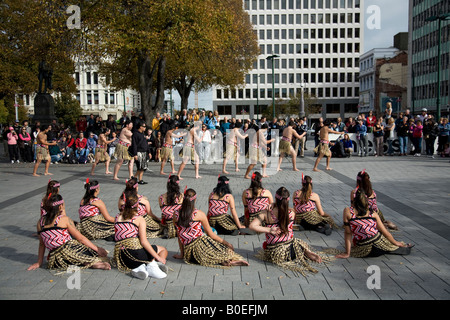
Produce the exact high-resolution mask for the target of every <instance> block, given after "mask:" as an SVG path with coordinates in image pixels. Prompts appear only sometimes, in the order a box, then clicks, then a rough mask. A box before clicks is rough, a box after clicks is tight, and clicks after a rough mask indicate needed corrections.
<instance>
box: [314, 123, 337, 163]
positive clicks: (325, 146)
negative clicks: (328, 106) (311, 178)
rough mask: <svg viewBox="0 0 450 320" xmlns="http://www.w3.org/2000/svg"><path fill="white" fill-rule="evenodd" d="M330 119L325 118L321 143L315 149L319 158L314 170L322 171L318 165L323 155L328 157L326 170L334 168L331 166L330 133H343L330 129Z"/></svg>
mask: <svg viewBox="0 0 450 320" xmlns="http://www.w3.org/2000/svg"><path fill="white" fill-rule="evenodd" d="M329 126H330V121H329V120H325V122H324V124H323V127H322V128H321V129H320V130H319V139H320V140H319V145H318V146H317V147H316V148H315V149H314V152H315V153H316V154H317V159H316V162H315V164H314V168H313V171H317V172H318V171H320V170H319V169H317V166H318V165H319V163H320V160H322V158H323V157H327V167H326V170H333V169H331V168H330V159H331V150H330V138H329V136H328V135H329V134H330V133H335V134H341V133H340V132H339V131H334V130H331V129H330V127H329Z"/></svg>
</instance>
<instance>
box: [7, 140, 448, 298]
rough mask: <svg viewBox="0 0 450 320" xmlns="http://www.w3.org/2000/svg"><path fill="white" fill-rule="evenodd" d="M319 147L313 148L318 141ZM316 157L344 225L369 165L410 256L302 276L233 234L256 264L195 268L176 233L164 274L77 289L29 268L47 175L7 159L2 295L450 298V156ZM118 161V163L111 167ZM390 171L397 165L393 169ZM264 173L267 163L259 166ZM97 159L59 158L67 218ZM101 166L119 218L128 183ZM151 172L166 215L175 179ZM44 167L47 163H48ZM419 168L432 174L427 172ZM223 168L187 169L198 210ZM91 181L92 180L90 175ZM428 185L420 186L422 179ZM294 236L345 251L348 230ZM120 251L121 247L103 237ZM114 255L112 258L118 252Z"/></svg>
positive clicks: (274, 185)
mask: <svg viewBox="0 0 450 320" xmlns="http://www.w3.org/2000/svg"><path fill="white" fill-rule="evenodd" d="M309 149H311V150H312V148H309ZM313 161H314V158H313V157H312V155H311V154H310V153H309V154H307V155H306V157H305V158H304V159H300V158H299V159H298V161H297V163H298V166H299V168H300V170H302V171H303V172H304V173H305V174H308V175H311V176H312V177H313V183H314V191H315V192H317V193H318V194H319V195H320V196H321V199H322V205H323V207H324V209H325V211H327V212H328V213H329V214H330V215H331V216H332V217H333V218H334V219H335V221H337V222H338V224H339V225H341V224H342V211H343V209H344V208H345V206H348V204H349V195H350V191H351V189H352V188H353V187H354V184H355V177H356V174H357V172H358V171H360V170H362V169H367V171H368V172H369V174H370V175H371V180H372V183H373V185H374V189H375V190H376V192H377V195H378V198H379V206H380V208H381V210H382V211H383V213H384V215H385V216H386V217H389V219H391V220H393V222H394V223H396V224H397V225H398V226H399V227H400V230H399V231H396V232H393V235H394V237H395V238H396V239H397V238H398V240H402V241H405V242H411V243H414V244H415V245H416V246H415V247H414V249H413V252H412V254H411V255H409V256H383V257H379V258H370V259H354V258H350V259H343V260H335V261H333V262H332V263H329V264H327V265H323V266H321V267H319V268H318V273H317V274H311V275H308V276H307V277H302V276H300V277H297V276H296V275H295V274H293V273H291V272H286V271H284V270H281V269H280V268H278V267H276V266H274V265H273V264H270V263H265V262H262V261H260V260H258V259H257V258H256V257H255V254H256V253H257V252H258V251H259V250H260V249H261V245H262V242H263V241H264V235H253V236H237V237H232V236H225V237H224V238H225V239H226V240H227V241H229V242H230V243H232V244H233V246H234V248H235V250H236V252H237V253H239V254H241V255H242V256H244V257H245V258H246V259H247V260H248V261H249V263H250V266H249V267H234V268H231V269H216V268H206V267H201V266H192V265H187V264H185V263H184V262H182V261H180V260H176V259H173V258H172V256H173V255H174V254H176V253H178V250H179V249H178V242H177V240H176V239H151V241H150V242H151V243H152V244H158V245H162V246H164V247H166V248H167V249H168V251H169V257H168V262H167V265H168V266H169V267H170V272H169V274H168V277H167V278H165V279H160V280H157V279H153V278H149V279H147V280H144V281H142V280H138V279H135V278H132V277H130V276H129V275H126V274H123V273H120V272H119V271H118V270H116V269H112V270H110V271H101V270H92V269H88V270H83V271H82V272H81V277H80V278H81V279H80V281H81V283H80V289H73V288H72V289H71V288H70V286H68V284H69V280H70V279H71V274H70V273H67V274H57V273H55V272H52V271H49V270H46V269H45V266H44V267H43V268H40V269H39V270H35V271H33V272H29V271H26V268H27V267H28V266H29V265H31V264H32V263H34V262H36V259H37V247H38V240H37V238H36V237H35V236H34V235H33V234H34V233H35V232H36V231H35V228H36V222H37V218H38V216H39V211H38V207H39V203H40V200H41V197H42V195H43V193H44V191H45V185H46V183H47V181H48V177H44V176H42V177H38V178H33V177H31V172H32V166H31V165H30V164H20V165H16V164H15V165H11V164H6V163H0V173H1V174H2V177H3V182H2V183H1V185H0V216H1V219H0V299H1V300H23V299H25V300H50V299H57V300H160V301H173V300H175V301H212V300H225V301H249V302H250V301H273V300H278V301H284V300H308V301H311V300H382V301H386V300H410V301H411V300H448V299H449V298H450V272H449V271H450V268H449V250H448V249H449V239H448V235H449V234H450V232H449V231H450V230H449V225H450V217H449V213H450V212H449V203H450V202H449V199H450V195H449V191H448V182H447V181H448V177H449V175H448V172H449V170H448V169H449V163H448V160H445V159H433V160H431V159H426V158H419V159H418V158H413V157H405V158H401V157H392V158H386V157H384V158H374V157H368V158H356V157H355V158H351V159H332V163H331V166H332V168H333V169H334V170H333V171H331V172H325V171H322V172H320V173H315V172H312V171H311V170H312V162H313ZM112 165H114V163H113V164H112ZM232 167H233V164H229V168H228V169H229V171H230V174H229V175H228V177H229V178H230V186H231V189H232V191H233V196H234V197H235V199H236V209H237V211H238V214H239V215H242V214H243V211H244V210H243V209H244V208H243V205H242V201H241V195H242V191H243V190H244V189H246V188H247V187H248V186H249V180H246V179H243V174H244V172H245V168H246V165H245V164H240V169H241V171H240V172H238V173H236V172H234V171H232V170H233V168H232ZM282 168H283V171H281V172H280V173H277V174H274V175H272V176H270V177H269V178H267V179H264V180H263V182H264V187H265V188H267V189H269V190H270V191H271V192H272V193H274V192H275V191H276V190H277V189H278V188H279V187H280V186H285V187H286V188H287V189H288V190H289V191H290V192H291V193H292V192H294V191H295V190H297V189H298V188H299V187H300V186H299V181H300V178H301V172H292V171H291V163H289V161H285V162H284V163H283V166H282ZM386 168H388V169H389V170H387V169H386ZM256 169H257V170H259V167H257V168H256ZM321 169H323V167H321ZM89 170H90V165H76V166H73V165H64V164H62V165H52V166H51V167H50V172H52V173H53V174H54V175H53V176H52V178H54V179H56V180H58V181H60V182H61V183H62V187H61V194H62V195H63V197H64V199H65V201H66V208H67V210H68V215H69V216H70V217H71V218H72V219H74V220H78V217H77V214H78V213H77V207H78V205H79V201H80V199H81V197H82V195H83V193H84V192H83V187H82V185H83V181H84V180H85V179H86V177H88V174H89ZM103 170H104V167H102V166H101V165H100V166H99V167H97V170H96V175H95V179H98V180H99V182H100V184H101V194H100V197H101V198H102V200H103V201H104V202H105V203H106V204H107V208H108V211H109V212H110V214H111V215H115V214H116V213H117V199H118V196H119V195H120V193H121V191H122V190H123V187H124V179H125V175H126V167H125V166H124V167H122V169H121V171H120V175H119V176H120V177H121V178H122V181H120V182H114V181H112V179H111V177H109V176H108V177H106V176H104V175H103V172H104V171H103ZM150 170H151V171H152V172H147V173H146V174H145V180H147V181H148V182H149V184H148V185H144V186H140V187H139V188H140V192H141V193H142V194H144V195H146V196H147V197H148V198H149V199H150V203H151V206H152V210H153V211H154V213H155V214H156V215H160V210H159V208H158V207H157V197H158V196H159V194H161V193H163V192H165V191H164V190H165V184H166V181H167V177H162V176H159V175H158V174H157V173H158V172H159V171H158V170H159V164H157V163H151V164H150ZM40 171H41V172H42V171H43V169H40ZM417 172H423V173H424V174H423V175H420V177H419V176H418V174H417ZM219 173H220V165H219V164H213V165H208V166H201V167H200V175H202V179H198V180H196V179H194V178H193V177H194V172H193V169H192V166H187V167H186V169H185V172H184V173H183V177H184V180H183V181H182V183H181V184H182V188H184V186H185V185H188V186H189V187H192V188H194V189H195V190H197V192H198V193H199V195H200V196H199V198H198V207H199V209H201V210H204V211H206V210H207V195H208V194H209V192H211V191H212V189H213V188H214V186H215V184H216V182H217V176H218V174H219ZM91 179H92V178H91ZM418 182H420V184H421V188H420V189H419V190H418V188H417V183H418ZM295 237H298V238H301V239H302V240H304V241H306V242H307V243H309V244H310V245H311V246H312V247H313V248H315V249H318V250H320V249H323V248H338V249H343V243H344V236H343V232H342V231H339V230H338V231H334V232H333V233H332V234H331V235H330V236H328V237H327V236H325V235H322V234H319V233H317V232H309V231H304V232H297V231H296V232H295ZM95 243H96V244H98V245H100V246H103V247H104V248H105V249H107V250H108V251H110V252H111V253H112V252H113V250H114V244H113V243H108V242H106V241H102V240H98V241H95ZM110 256H112V255H111V254H110ZM371 266H375V267H378V268H379V271H380V277H381V278H380V279H381V288H380V289H376V288H375V289H374V288H372V289H370V288H369V287H368V281H369V279H370V276H371V274H370V273H368V268H369V267H371Z"/></svg>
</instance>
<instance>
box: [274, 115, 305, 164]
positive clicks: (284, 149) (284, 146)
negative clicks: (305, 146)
mask: <svg viewBox="0 0 450 320" xmlns="http://www.w3.org/2000/svg"><path fill="white" fill-rule="evenodd" d="M295 126H296V124H295V122H294V121H289V124H288V126H287V127H286V128H285V129H284V130H283V137H282V138H281V141H280V146H279V151H280V157H279V159H278V168H277V171H281V170H282V169H281V162H283V158H284V157H285V156H286V155H290V156H291V157H292V167H293V170H294V171H300V170H299V169H297V153H296V152H295V150H294V147H293V146H292V136H294V137H295V138H297V139H299V140H300V139H302V138H303V137H304V136H306V132H303V134H301V135H299V134H298V133H297V131H295V129H294V127H295Z"/></svg>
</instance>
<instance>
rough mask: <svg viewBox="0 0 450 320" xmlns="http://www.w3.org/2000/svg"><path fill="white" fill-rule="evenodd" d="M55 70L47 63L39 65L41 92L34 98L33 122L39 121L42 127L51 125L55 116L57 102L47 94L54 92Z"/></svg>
mask: <svg viewBox="0 0 450 320" xmlns="http://www.w3.org/2000/svg"><path fill="white" fill-rule="evenodd" d="M52 76H53V70H52V69H51V68H50V66H49V65H48V64H47V62H46V61H41V62H40V63H39V74H38V78H39V90H38V93H37V95H36V97H35V98H34V117H33V120H34V121H35V122H36V121H39V122H40V123H41V125H49V124H50V123H51V122H52V121H53V120H55V119H57V118H56V116H55V102H54V100H53V97H52V96H51V95H50V94H49V93H48V92H47V90H52V89H53V86H52Z"/></svg>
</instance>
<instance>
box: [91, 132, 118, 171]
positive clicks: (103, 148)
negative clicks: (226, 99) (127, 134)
mask: <svg viewBox="0 0 450 320" xmlns="http://www.w3.org/2000/svg"><path fill="white" fill-rule="evenodd" d="M110 133H111V130H110V129H109V128H107V129H102V132H101V133H100V134H99V136H98V141H97V146H96V148H95V161H94V163H93V164H92V169H91V176H93V175H94V171H95V167H96V166H97V164H98V163H99V162H100V161H104V162H105V167H106V169H105V174H112V172H110V171H109V164H110V162H111V157H110V156H109V154H108V151H107V149H108V144H110V143H111V142H113V141H114V140H108V139H106V137H107V136H109V134H110Z"/></svg>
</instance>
